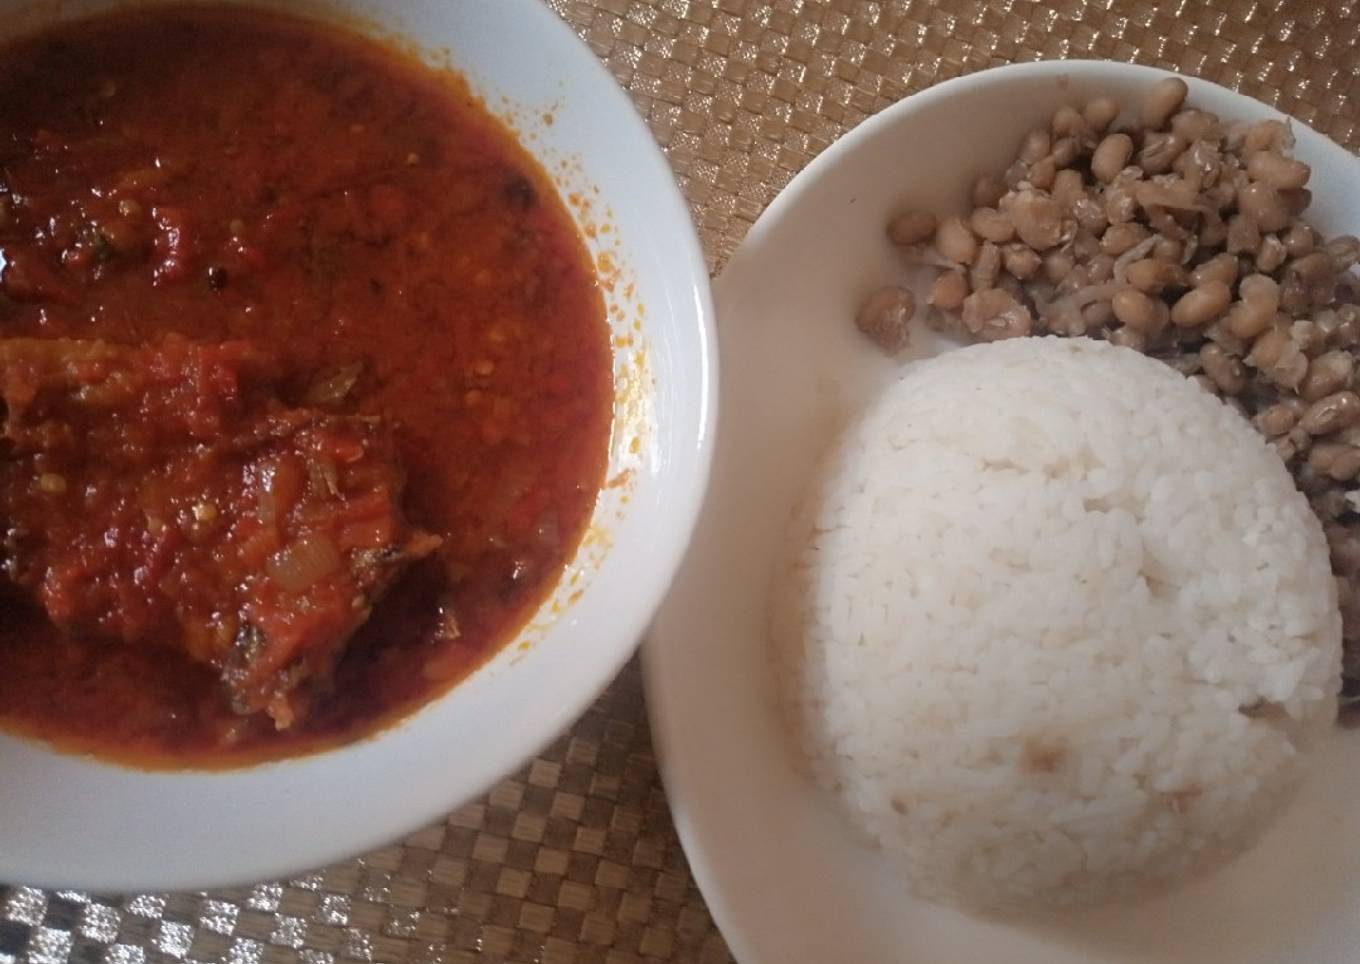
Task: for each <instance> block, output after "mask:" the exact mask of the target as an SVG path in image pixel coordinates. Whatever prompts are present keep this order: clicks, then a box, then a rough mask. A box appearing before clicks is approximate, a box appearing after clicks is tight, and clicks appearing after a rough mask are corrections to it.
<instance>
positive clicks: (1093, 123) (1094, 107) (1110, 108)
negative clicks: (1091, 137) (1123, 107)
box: [1081, 97, 1119, 134]
mask: <svg viewBox="0 0 1360 964" xmlns="http://www.w3.org/2000/svg"><path fill="white" fill-rule="evenodd" d="M1081 116H1082V118H1083V119H1084V120H1085V121H1086V123H1087V126H1089V127H1090V128H1091V130H1093V131H1095V132H1096V133H1097V134H1099V133H1101V132H1103V131H1104V130H1105V128H1107V127H1109V126H1110V125H1111V124H1113V123H1114V120H1115V118H1116V117H1118V116H1119V105H1118V104H1117V103H1115V100H1114V98H1113V97H1096V98H1094V99H1093V100H1091V101H1089V102H1088V103H1087V104H1086V106H1085V107H1084V108H1082V111H1081Z"/></svg>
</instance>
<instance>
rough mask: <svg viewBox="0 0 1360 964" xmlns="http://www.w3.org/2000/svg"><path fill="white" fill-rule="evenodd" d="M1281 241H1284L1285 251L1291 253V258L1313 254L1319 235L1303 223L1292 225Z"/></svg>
mask: <svg viewBox="0 0 1360 964" xmlns="http://www.w3.org/2000/svg"><path fill="white" fill-rule="evenodd" d="M1281 240H1282V241H1284V249H1285V250H1286V251H1287V252H1289V256H1290V257H1291V258H1300V257H1302V256H1303V255H1305V254H1311V253H1312V252H1313V248H1315V247H1316V246H1317V235H1316V234H1314V233H1313V229H1312V228H1310V227H1309V226H1308V225H1306V224H1303V223H1295V224H1291V225H1290V226H1289V230H1288V231H1286V232H1285V233H1284V235H1283V236H1282V237H1281Z"/></svg>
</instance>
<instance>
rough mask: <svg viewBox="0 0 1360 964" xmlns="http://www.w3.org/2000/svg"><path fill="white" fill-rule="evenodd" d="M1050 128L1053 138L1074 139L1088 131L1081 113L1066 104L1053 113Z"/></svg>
mask: <svg viewBox="0 0 1360 964" xmlns="http://www.w3.org/2000/svg"><path fill="white" fill-rule="evenodd" d="M1050 127H1051V128H1052V130H1053V136H1054V138H1059V137H1075V136H1077V135H1079V134H1085V133H1087V131H1088V129H1087V126H1086V120H1085V119H1084V118H1083V117H1082V116H1081V111H1079V110H1077V109H1076V108H1075V107H1070V106H1068V105H1067V104H1064V105H1063V106H1061V107H1059V108H1058V109H1057V110H1056V111H1054V112H1053V122H1052V124H1051V125H1050Z"/></svg>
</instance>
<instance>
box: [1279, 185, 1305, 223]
mask: <svg viewBox="0 0 1360 964" xmlns="http://www.w3.org/2000/svg"><path fill="white" fill-rule="evenodd" d="M1278 190H1279V192H1280V198H1281V199H1282V200H1283V201H1284V205H1285V207H1286V208H1288V209H1289V215H1290V217H1295V218H1296V217H1298V216H1299V215H1300V214H1302V213H1303V212H1304V211H1306V210H1307V209H1308V205H1310V204H1312V203H1313V192H1312V191H1310V190H1308V188H1306V187H1298V188H1289V187H1287V188H1279V189H1278Z"/></svg>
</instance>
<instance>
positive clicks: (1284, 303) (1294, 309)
mask: <svg viewBox="0 0 1360 964" xmlns="http://www.w3.org/2000/svg"><path fill="white" fill-rule="evenodd" d="M1312 305H1313V297H1312V294H1311V293H1310V291H1309V289H1308V286H1307V285H1305V284H1304V283H1303V279H1301V278H1300V277H1299V276H1298V275H1296V274H1290V273H1288V272H1285V276H1284V282H1283V283H1282V284H1281V285H1280V310H1281V311H1283V312H1285V313H1286V314H1289V315H1292V316H1293V317H1295V318H1298V317H1300V316H1302V315H1304V314H1306V313H1307V311H1308V309H1309V308H1311V307H1312Z"/></svg>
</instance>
